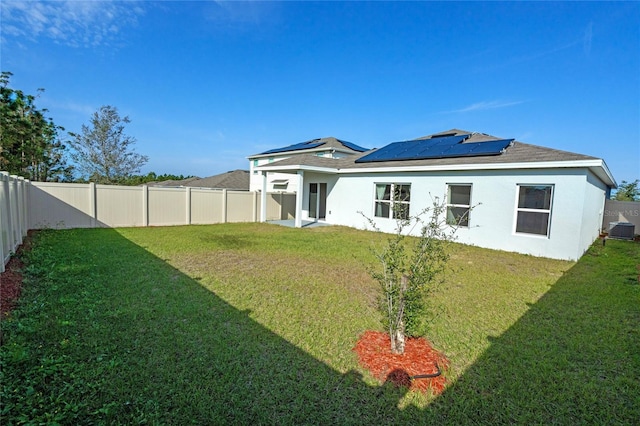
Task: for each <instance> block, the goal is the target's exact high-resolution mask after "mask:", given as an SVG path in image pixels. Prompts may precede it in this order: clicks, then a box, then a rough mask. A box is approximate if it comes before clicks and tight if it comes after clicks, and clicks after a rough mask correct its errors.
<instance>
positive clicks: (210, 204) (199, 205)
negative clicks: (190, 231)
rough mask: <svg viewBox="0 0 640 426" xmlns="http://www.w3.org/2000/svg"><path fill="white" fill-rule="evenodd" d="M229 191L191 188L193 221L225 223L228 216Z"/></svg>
mask: <svg viewBox="0 0 640 426" xmlns="http://www.w3.org/2000/svg"><path fill="white" fill-rule="evenodd" d="M226 196H227V191H224V190H218V189H200V188H198V189H195V188H192V189H191V223H192V224H199V225H205V224H212V223H223V222H225V218H226V215H227V213H226V211H227V208H226Z"/></svg>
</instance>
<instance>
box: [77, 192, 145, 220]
mask: <svg viewBox="0 0 640 426" xmlns="http://www.w3.org/2000/svg"><path fill="white" fill-rule="evenodd" d="M89 190H90V189H89ZM95 190H96V195H95V199H96V226H106V227H111V228H116V227H126V226H145V216H144V192H143V191H144V188H143V187H138V186H115V185H96V187H95Z"/></svg>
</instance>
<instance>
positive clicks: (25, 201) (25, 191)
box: [22, 179, 31, 237]
mask: <svg viewBox="0 0 640 426" xmlns="http://www.w3.org/2000/svg"><path fill="white" fill-rule="evenodd" d="M29 191H31V181H30V180H27V179H25V181H24V183H23V185H22V217H23V222H22V223H23V225H24V228H23V229H22V236H23V237H26V236H27V234H28V232H29Z"/></svg>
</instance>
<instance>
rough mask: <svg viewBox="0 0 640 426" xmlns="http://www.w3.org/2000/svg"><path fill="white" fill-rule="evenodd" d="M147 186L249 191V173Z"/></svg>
mask: <svg viewBox="0 0 640 426" xmlns="http://www.w3.org/2000/svg"><path fill="white" fill-rule="evenodd" d="M147 185H149V186H162V187H182V186H189V187H192V188H215V189H234V190H241V191H248V190H249V171H247V170H232V171H229V172H226V173H221V174H219V175H215V176H209V177H206V178H199V177H192V178H188V179H184V180H165V181H162V182H152V183H148V184H147Z"/></svg>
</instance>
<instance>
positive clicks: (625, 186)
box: [613, 179, 640, 201]
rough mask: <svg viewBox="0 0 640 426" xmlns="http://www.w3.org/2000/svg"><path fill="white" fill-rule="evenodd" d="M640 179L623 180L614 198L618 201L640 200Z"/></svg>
mask: <svg viewBox="0 0 640 426" xmlns="http://www.w3.org/2000/svg"><path fill="white" fill-rule="evenodd" d="M639 182H640V181H639V180H638V179H636V180H634V181H633V182H627V181H626V180H623V181H622V183H621V184H620V185H618V189H617V190H616V194H615V195H614V197H613V199H614V200H618V201H640V188H638V183H639Z"/></svg>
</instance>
